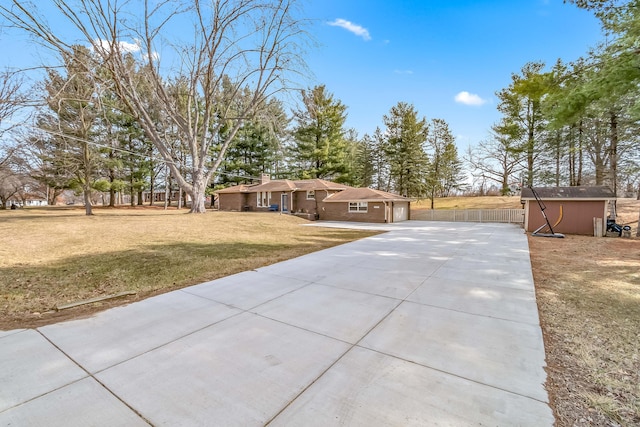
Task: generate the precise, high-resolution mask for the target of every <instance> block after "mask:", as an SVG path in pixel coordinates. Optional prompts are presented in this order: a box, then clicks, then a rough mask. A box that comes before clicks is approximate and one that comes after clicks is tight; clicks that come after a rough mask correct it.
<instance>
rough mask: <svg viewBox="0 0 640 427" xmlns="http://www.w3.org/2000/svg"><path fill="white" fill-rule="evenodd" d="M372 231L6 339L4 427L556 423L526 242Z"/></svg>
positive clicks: (432, 229) (507, 231) (476, 228)
mask: <svg viewBox="0 0 640 427" xmlns="http://www.w3.org/2000/svg"><path fill="white" fill-rule="evenodd" d="M317 225H324V226H327V225H329V226H344V224H339V223H332V224H326V223H325V224H317ZM348 226H350V227H353V226H354V224H348ZM362 226H363V227H365V228H380V229H386V230H391V231H389V232H387V233H385V234H381V235H378V236H374V237H370V238H367V239H363V240H359V241H356V242H352V243H349V244H345V245H342V246H339V247H335V248H332V249H327V250H324V251H320V252H316V253H313V254H309V255H306V256H303V257H300V258H297V259H293V260H289V261H285V262H281V263H278V264H275V265H272V266H269V267H264V268H261V269H258V270H256V271H248V272H245V273H240V274H237V275H234V276H230V277H226V278H223V279H220V280H216V281H213V282H208V283H203V284H200V285H197V286H192V287H190V288H186V289H182V290H179V291H174V292H170V293H168V294H164V295H160V296H157V297H154V298H149V299H147V300H144V301H141V302H138V303H134V304H130V305H128V306H125V307H119V308H114V309H111V310H108V311H105V312H103V313H100V314H98V315H96V316H94V317H92V318H87V319H80V320H75V321H70V322H66V323H60V324H55V325H50V326H45V327H42V328H39V329H37V330H14V331H7V332H0V426H9V425H11V426H23V425H28V426H39V425H42V426H89V425H94V426H137V425H158V426H159V425H166V426H193V425H202V426H213V425H216V426H254V425H255V426H260V425H265V424H268V425H273V426H337V425H347V426H376V425H379V426H409V425H414V426H426V425H447V426H466V425H469V426H472V425H492V426H512V425H513V426H515V425H517V426H536V427H539V426H545V425H546V426H551V425H552V424H553V421H554V419H553V415H552V411H551V409H550V407H549V405H548V398H547V393H546V391H545V388H544V382H545V379H546V374H545V371H544V367H545V354H544V347H543V341H542V334H541V330H540V325H539V320H538V311H537V307H536V300H535V293H534V287H533V278H532V274H531V265H530V262H529V249H528V245H527V240H526V236H525V235H524V234H523V232H522V229H520V228H518V227H516V226H514V225H507V224H471V223H455V224H453V223H437V222H420V221H408V222H404V223H399V224H391V225H387V226H380V225H367V224H365V225H362Z"/></svg>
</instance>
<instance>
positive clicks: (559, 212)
mask: <svg viewBox="0 0 640 427" xmlns="http://www.w3.org/2000/svg"><path fill="white" fill-rule="evenodd" d="M534 189H535V191H536V193H537V194H538V197H539V198H540V200H541V201H542V203H543V206H546V209H545V211H544V212H545V214H546V215H547V218H548V219H549V222H550V223H551V226H552V227H553V231H555V232H556V233H563V234H584V235H591V236H593V233H594V222H593V221H594V220H593V219H594V218H600V221H602V230H605V231H606V229H607V227H606V221H607V216H608V205H609V203H610V202H611V201H614V200H615V199H616V196H615V194H614V193H613V191H612V190H611V189H610V188H609V187H605V186H596V187H534ZM520 202H521V203H522V204H524V209H525V211H524V229H525V231H529V232H531V231H534V230H536V229H537V228H538V227H540V226H541V225H543V224H545V220H544V217H543V216H542V213H541V212H540V206H539V205H538V202H537V201H536V198H535V196H534V194H533V192H532V191H531V189H530V188H523V189H522V193H521V195H520ZM558 220H560V222H558ZM556 222H558V223H557V225H554V224H556Z"/></svg>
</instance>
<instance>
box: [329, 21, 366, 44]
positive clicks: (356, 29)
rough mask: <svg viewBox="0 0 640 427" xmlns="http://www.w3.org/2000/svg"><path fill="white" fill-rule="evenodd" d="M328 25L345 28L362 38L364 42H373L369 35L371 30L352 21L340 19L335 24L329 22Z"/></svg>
mask: <svg viewBox="0 0 640 427" xmlns="http://www.w3.org/2000/svg"><path fill="white" fill-rule="evenodd" d="M328 24H329V25H331V26H333V27H340V28H344V29H345V30H347V31H350V32H352V33H353V34H355V35H356V36H358V37H362V38H363V39H364V40H371V35H369V30H367V29H366V28H364V27H363V26H361V25H358V24H354V23H353V22H351V21H347V20H346V19H341V18H338V19H336V20H335V21H333V22H329V23H328Z"/></svg>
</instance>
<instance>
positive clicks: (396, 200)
mask: <svg viewBox="0 0 640 427" xmlns="http://www.w3.org/2000/svg"><path fill="white" fill-rule="evenodd" d="M216 194H217V196H218V207H219V209H220V210H223V211H238V212H240V211H253V212H260V211H264V212H266V211H276V212H282V213H293V214H298V215H301V216H304V217H306V218H308V219H320V220H327V221H357V222H381V223H384V222H394V221H403V220H406V219H409V204H410V200H409V199H407V198H406V197H402V196H398V195H396V194H392V193H387V192H384V191H379V190H373V189H370V188H353V187H350V186H348V185H344V184H337V183H334V182H331V181H326V180H322V179H306V180H288V179H283V180H271V179H269V178H268V177H267V176H263V178H262V182H261V183H259V184H250V185H246V184H243V185H237V186H233V187H229V188H225V189H222V190H218V191H216Z"/></svg>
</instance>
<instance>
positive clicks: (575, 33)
mask: <svg viewBox="0 0 640 427" xmlns="http://www.w3.org/2000/svg"><path fill="white" fill-rule="evenodd" d="M301 1H302V2H303V11H304V16H306V17H308V18H309V19H311V20H312V21H311V22H312V23H311V25H310V27H309V30H310V33H311V34H312V36H313V38H314V39H315V40H316V41H317V44H318V45H317V47H315V48H313V49H310V50H309V52H308V56H307V63H308V65H309V68H310V70H311V71H312V72H313V76H312V77H311V78H309V79H308V81H306V82H303V84H306V85H308V87H312V86H314V85H316V84H324V85H326V87H327V89H328V90H329V91H330V92H331V93H333V94H334V96H335V97H336V98H338V99H340V100H341V101H342V102H343V103H344V104H345V105H346V106H347V107H348V118H347V126H348V127H352V128H354V129H356V131H357V132H358V134H359V135H360V136H363V135H364V134H365V133H369V134H372V133H373V132H374V131H375V128H376V127H377V126H380V127H381V128H383V121H382V118H383V115H384V114H387V113H388V112H389V110H390V109H391V107H392V106H394V105H396V104H397V103H398V102H399V101H403V102H408V103H411V104H413V105H414V106H415V107H416V109H417V110H418V112H419V114H420V115H421V116H425V117H426V118H427V119H432V118H441V119H444V120H446V121H447V122H448V123H449V125H450V128H451V131H452V132H453V134H454V135H455V136H456V139H457V143H458V147H459V149H460V151H461V152H462V151H465V150H466V146H467V145H470V144H471V145H475V144H477V143H478V142H479V141H480V140H482V139H485V138H486V137H487V135H488V131H489V129H490V127H491V125H492V124H493V123H495V122H496V121H497V120H498V119H499V118H500V114H499V113H498V112H497V110H496V104H497V100H496V97H495V92H496V91H498V90H500V89H502V88H504V87H507V86H508V85H509V83H510V80H511V74H512V73H514V72H515V73H517V72H519V70H520V69H521V68H522V66H523V65H524V64H525V63H526V62H529V61H537V60H541V61H544V62H545V63H547V65H549V66H550V65H552V64H553V63H554V62H555V61H556V60H557V59H558V58H562V59H563V60H564V61H565V62H566V61H572V60H575V59H577V58H578V57H580V56H583V55H586V53H587V52H588V49H589V48H590V47H593V46H595V45H596V44H597V43H598V42H600V41H602V40H603V38H604V36H603V35H602V33H601V31H600V26H599V22H598V20H597V19H596V18H595V17H594V16H593V15H592V14H591V13H590V12H587V11H584V10H581V9H578V8H577V7H575V6H574V5H572V4H564V3H563V2H562V0H444V1H443V0H301ZM43 6H44V5H43ZM44 9H46V8H43V9H42V10H41V12H43V13H44V14H45V15H46V13H45V10H44ZM0 52H2V53H3V55H2V56H1V57H0V68H4V67H6V66H9V67H23V66H29V65H38V64H42V63H46V62H47V61H46V60H45V59H44V58H43V57H42V56H41V55H43V51H42V50H38V49H35V48H34V47H33V45H31V44H29V42H28V41H27V39H26V37H24V36H22V37H18V38H16V35H15V33H13V34H11V35H10V34H9V33H7V32H4V33H3V32H1V31H0ZM465 92H466V93H467V95H466V96H464V93H465ZM461 93H463V95H462V96H461V95H460V94H461ZM456 96H458V100H457V101H456ZM465 100H466V101H467V102H470V100H472V101H473V100H475V101H476V104H477V105H469V104H468V103H467V104H465V103H464V102H463V101H465Z"/></svg>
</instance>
